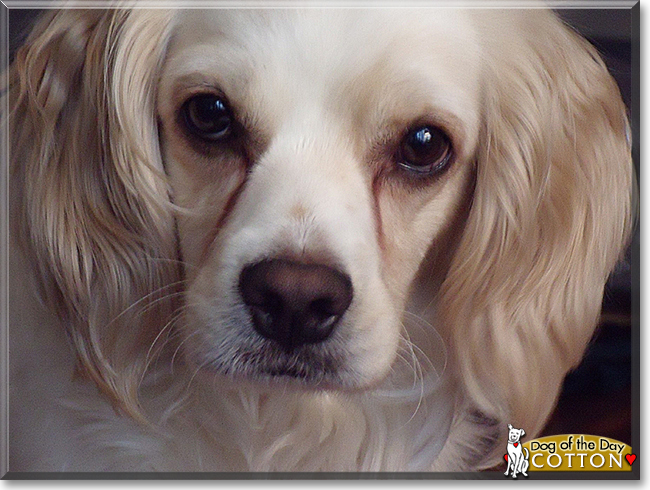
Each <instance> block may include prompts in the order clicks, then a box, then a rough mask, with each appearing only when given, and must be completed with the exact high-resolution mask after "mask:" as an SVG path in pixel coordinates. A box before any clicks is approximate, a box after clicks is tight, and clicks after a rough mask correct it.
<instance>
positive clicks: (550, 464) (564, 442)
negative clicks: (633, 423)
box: [504, 424, 637, 478]
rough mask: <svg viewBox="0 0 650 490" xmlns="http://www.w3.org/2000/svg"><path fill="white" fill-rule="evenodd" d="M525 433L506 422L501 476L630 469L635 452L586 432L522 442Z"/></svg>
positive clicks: (608, 439) (513, 476)
mask: <svg viewBox="0 0 650 490" xmlns="http://www.w3.org/2000/svg"><path fill="white" fill-rule="evenodd" d="M525 434H526V432H525V431H524V430H523V429H517V428H515V427H513V426H512V425H511V424H508V443H507V447H506V454H505V455H504V459H505V461H506V465H507V468H506V472H505V476H511V477H512V478H517V476H519V475H521V476H524V477H528V475H529V472H535V471H632V466H633V465H634V463H635V461H636V460H637V455H636V454H634V453H633V452H632V448H631V447H630V446H629V445H627V444H625V443H622V442H620V441H617V440H614V439H610V438H607V437H601V436H594V435H588V434H563V435H556V436H546V437H541V438H538V439H533V440H531V441H527V442H522V441H521V438H522V437H523V436H524V435H525Z"/></svg>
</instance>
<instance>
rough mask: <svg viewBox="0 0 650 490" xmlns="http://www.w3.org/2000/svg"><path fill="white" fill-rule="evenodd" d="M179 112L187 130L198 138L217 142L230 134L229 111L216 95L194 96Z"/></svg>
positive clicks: (230, 120) (230, 116) (230, 119)
mask: <svg viewBox="0 0 650 490" xmlns="http://www.w3.org/2000/svg"><path fill="white" fill-rule="evenodd" d="M181 112H182V115H183V118H184V121H185V125H186V126H187V129H188V130H189V131H190V132H191V133H192V134H194V135H196V136H198V137H199V138H202V139H205V140H209V141H218V140H221V139H223V138H225V137H226V136H228V135H229V134H230V133H231V130H232V125H233V124H232V122H233V120H232V115H231V113H230V109H229V108H228V106H227V105H226V103H225V101H224V100H223V99H222V98H221V97H219V96H218V95H214V94H201V95H195V96H194V97H192V98H190V99H188V100H187V101H186V102H185V104H183V108H182V109H181Z"/></svg>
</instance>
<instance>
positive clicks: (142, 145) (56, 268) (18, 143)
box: [9, 9, 177, 412]
mask: <svg viewBox="0 0 650 490" xmlns="http://www.w3.org/2000/svg"><path fill="white" fill-rule="evenodd" d="M169 24H170V18H169V14H168V13H163V12H160V11H153V10H134V11H126V10H86V11H83V10H67V9H66V10H61V11H54V12H50V13H48V14H46V15H45V17H44V18H42V19H41V20H40V22H39V23H38V24H37V26H36V27H35V29H34V31H33V33H32V34H31V36H30V37H29V39H28V40H27V42H26V44H25V45H24V47H22V48H21V49H20V50H19V51H18V52H17V54H16V58H15V62H14V63H13V66H12V71H11V82H10V90H9V97H10V104H11V113H10V134H11V135H12V143H11V145H12V146H11V160H12V162H11V165H12V174H11V179H12V180H11V182H12V183H11V188H12V197H11V199H12V219H13V221H14V222H15V223H18V225H19V230H18V235H19V236H20V237H21V240H22V242H23V245H24V249H25V250H26V252H27V253H28V256H29V259H30V260H31V262H32V263H33V264H34V266H35V268H36V270H37V275H38V277H39V279H40V285H41V289H42V292H43V296H44V299H45V301H46V302H47V304H48V305H49V307H51V308H52V309H54V310H56V311H57V312H58V314H59V315H60V317H62V318H63V319H64V321H65V324H66V326H67V327H68V330H69V333H70V336H71V338H72V339H73V341H74V344H75V347H76V349H77V354H78V358H79V361H80V363H79V364H80V367H82V368H83V369H82V370H83V371H84V372H85V373H86V374H87V375H89V376H90V377H91V378H92V379H93V380H94V381H95V382H96V383H97V384H98V385H99V386H100V388H101V389H102V390H103V391H105V392H106V393H108V394H109V395H110V396H111V397H112V398H113V399H114V401H116V402H117V404H118V405H120V406H121V407H122V408H124V409H126V410H127V411H130V412H135V411H136V410H137V401H136V392H137V386H138V384H139V383H140V380H141V376H142V373H143V369H144V364H145V362H146V361H145V359H144V358H145V357H147V355H146V354H147V350H148V349H149V347H151V344H152V342H153V338H154V337H155V336H156V335H157V334H158V333H159V331H158V330H159V328H160V327H161V324H160V318H158V321H157V322H151V323H152V324H151V327H153V328H152V329H151V330H143V329H142V328H140V327H141V326H142V325H144V324H145V323H146V322H144V321H142V320H143V318H144V316H146V315H150V316H152V315H153V316H154V317H160V316H161V312H162V311H163V310H164V309H165V308H164V304H165V301H159V300H160V298H161V297H163V296H165V295H166V294H168V293H170V292H171V291H169V290H165V289H164V286H165V285H169V284H171V283H173V282H174V280H175V277H176V275H177V271H176V265H175V264H174V262H173V261H170V260H168V259H170V258H173V257H174V253H175V245H174V241H173V237H174V232H173V224H172V223H173V220H172V219H171V208H170V205H169V198H168V188H167V183H166V180H165V177H164V171H163V168H162V165H161V158H160V153H159V145H158V134H157V122H156V116H155V95H156V94H155V92H156V76H157V73H158V70H159V67H160V63H161V60H162V58H163V56H164V49H165V45H166V42H167V37H168V35H169V29H168V26H169ZM161 288H162V289H161ZM138 301H139V302H138ZM162 316H164V315H162ZM143 351H144V354H143Z"/></svg>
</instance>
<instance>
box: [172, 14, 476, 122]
mask: <svg viewBox="0 0 650 490" xmlns="http://www.w3.org/2000/svg"><path fill="white" fill-rule="evenodd" d="M480 59H481V54H480V44H479V42H478V41H477V39H476V35H475V31H474V29H473V27H472V21H471V19H470V17H469V15H468V13H467V11H462V10H454V9H424V10H415V9H356V10H355V9H324V10H317V9H306V10H277V9H273V10H208V11H195V10H194V11H193V10H190V11H180V12H179V13H178V15H177V18H176V26H175V29H174V34H173V38H172V42H171V43H170V48H169V52H168V65H170V66H168V67H167V68H168V69H167V74H168V75H169V77H171V78H174V76H176V77H179V76H183V75H185V74H186V73H192V72H196V71H201V72H204V73H207V74H209V75H213V76H215V77H216V78H217V79H218V85H220V87H223V88H224V90H225V91H226V92H227V93H228V92H229V91H230V92H240V93H241V92H244V91H247V90H248V93H249V94H250V95H251V96H252V97H253V98H254V99H255V100H257V101H258V103H259V101H260V100H262V99H265V98H266V100H267V101H268V99H270V98H272V99H274V100H275V104H276V107H277V111H278V112H281V111H283V110H286V108H287V107H289V106H290V105H291V104H292V103H295V101H298V100H301V96H302V99H304V100H309V101H314V100H327V101H328V103H330V104H331V103H333V101H338V103H339V104H341V106H343V107H346V106H350V105H352V104H359V103H362V102H363V101H364V100H365V101H366V103H368V104H373V103H375V101H371V100H366V99H368V98H369V97H373V96H375V97H381V98H382V99H383V100H384V101H385V100H393V99H399V98H402V99H408V100H409V103H410V105H413V106H418V104H419V105H420V106H422V105H433V106H439V107H442V108H446V109H448V110H449V112H452V113H455V114H457V115H458V117H459V119H461V120H470V121H469V122H468V124H470V125H473V124H474V123H475V121H472V118H475V116H476V112H477V111H476V107H477V105H478V103H477V101H476V97H477V94H478V93H479V92H480V91H479V90H478V83H479V80H480ZM382 91H383V93H382V94H381V95H377V94H378V93H379V92H382ZM364 92H368V93H371V94H375V95H372V96H370V95H368V94H366V93H364ZM260 94H261V95H260ZM422 94H426V95H422ZM229 95H230V94H229ZM422 97H433V99H430V100H429V99H427V100H424V101H422V103H420V102H419V100H418V98H422ZM270 103H271V104H272V103H273V102H272V101H271V102H270ZM396 105H399V104H397V103H396ZM402 105H405V104H402ZM418 115H419V114H404V118H409V117H417V116H418ZM470 132H471V131H470Z"/></svg>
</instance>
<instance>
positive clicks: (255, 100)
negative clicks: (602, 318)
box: [8, 8, 634, 472]
mask: <svg viewBox="0 0 650 490" xmlns="http://www.w3.org/2000/svg"><path fill="white" fill-rule="evenodd" d="M9 83H10V86H9V91H8V97H9V106H10V113H9V121H8V122H9V134H10V138H11V141H10V152H11V162H10V165H11V176H10V220H11V226H12V231H11V245H10V279H11V284H10V290H11V303H10V325H11V328H10V351H11V362H10V397H11V401H12V403H11V406H10V424H11V429H12V430H11V432H10V448H11V451H10V463H9V469H10V470H11V471H208V472H230V471H265V472H266V471H283V472H288V471H291V472H293V471H307V472H316V471H325V472H327V471H474V470H478V469H484V468H490V467H494V466H495V465H496V464H498V462H499V461H500V459H501V458H502V450H500V449H499V448H502V447H503V446H502V445H501V444H502V443H505V441H504V436H503V435H502V432H503V430H502V428H503V427H504V422H505V421H511V422H513V423H515V424H517V426H519V427H526V428H527V430H529V432H530V433H531V434H532V435H535V434H538V433H539V432H540V430H541V429H542V428H543V426H544V424H545V421H546V420H547V418H548V416H549V413H550V412H551V410H552V409H553V407H554V403H555V400H556V397H557V395H558V392H559V389H560V387H561V384H562V381H563V378H564V376H565V375H566V373H567V372H568V371H569V370H570V369H572V368H573V367H574V366H576V365H577V363H578V362H579V361H580V359H581V357H582V355H583V352H584V350H585V347H586V346H587V344H588V342H589V340H590V338H591V337H592V334H593V332H594V328H595V325H596V324H597V320H598V317H599V311H600V305H601V300H602V297H603V288H604V285H605V282H606V280H607V277H608V274H609V273H610V271H611V270H612V269H613V267H614V266H615V264H616V262H617V260H618V259H619V257H620V255H621V253H622V251H623V250H624V249H625V247H626V244H627V243H628V240H629V236H630V230H631V227H632V210H633V202H634V201H633V197H634V177H633V166H632V160H631V151H630V142H629V138H628V137H627V135H628V134H629V131H628V121H627V117H626V109H625V106H624V104H623V102H622V100H621V97H620V94H619V91H618V88H617V86H616V84H615V82H614V80H613V79H612V77H611V76H610V75H609V73H608V71H607V69H606V67H605V65H604V63H603V62H602V60H601V58H600V57H599V55H598V53H597V52H596V50H595V49H594V48H593V47H592V46H591V45H589V44H588V43H587V42H586V41H585V40H583V39H582V38H580V37H579V36H578V35H577V34H576V33H574V32H573V31H572V30H571V29H569V28H567V27H566V26H565V25H563V23H562V22H561V21H559V20H558V18H556V16H555V14H553V13H552V12H550V11H544V10H539V9H534V10H517V9H508V10H484V11H483V10H455V9H424V10H418V9H372V10H363V9H343V10H339V9H324V10H320V9H305V10H291V9H269V10H265V9H260V10H256V9H245V10H229V9H215V10H203V11H201V10H173V9H172V10H163V9H159V10H155V9H137V8H135V9H127V8H118V9H90V10H78V9H61V10H51V11H47V12H45V13H44V14H43V16H42V18H40V20H39V21H38V22H37V24H36V26H35V27H34V29H33V31H32V33H31V34H30V36H29V37H28V39H27V40H26V42H25V43H24V45H23V46H22V47H21V48H20V49H19V51H18V52H17V53H16V55H15V60H14V62H13V64H12V66H11V73H10V82H9Z"/></svg>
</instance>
